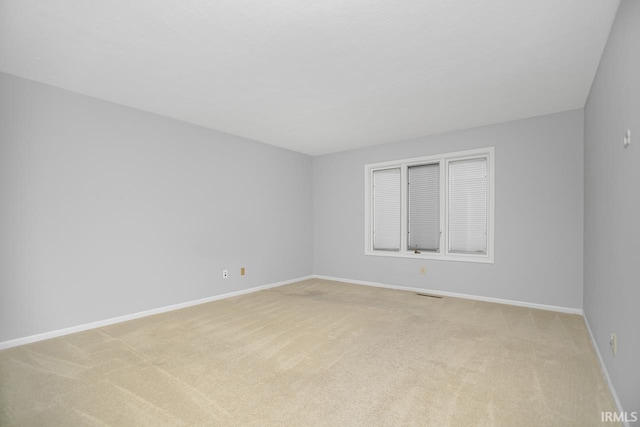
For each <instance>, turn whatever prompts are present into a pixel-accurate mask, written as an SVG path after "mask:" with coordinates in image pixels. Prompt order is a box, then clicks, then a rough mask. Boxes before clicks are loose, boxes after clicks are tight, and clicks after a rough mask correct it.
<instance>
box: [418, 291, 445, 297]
mask: <svg viewBox="0 0 640 427" xmlns="http://www.w3.org/2000/svg"><path fill="white" fill-rule="evenodd" d="M416 295H418V296H421V297H429V298H442V296H440V295H431V294H421V293H420V292H416Z"/></svg>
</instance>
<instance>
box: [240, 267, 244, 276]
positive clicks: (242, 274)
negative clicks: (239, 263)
mask: <svg viewBox="0 0 640 427" xmlns="http://www.w3.org/2000/svg"><path fill="white" fill-rule="evenodd" d="M240 275H241V276H244V267H240Z"/></svg>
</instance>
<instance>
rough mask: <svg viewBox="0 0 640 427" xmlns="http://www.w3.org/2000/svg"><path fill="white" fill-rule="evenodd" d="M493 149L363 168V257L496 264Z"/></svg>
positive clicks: (378, 164)
mask: <svg viewBox="0 0 640 427" xmlns="http://www.w3.org/2000/svg"><path fill="white" fill-rule="evenodd" d="M493 155H494V149H493V147H490V148H485V149H481V150H471V151H464V152H457V153H447V154H441V155H437V156H429V157H420V158H413V159H405V160H399V161H395V162H386V163H377V164H371V165H366V166H365V203H366V206H365V214H366V216H365V218H366V220H365V228H366V230H365V240H366V242H365V254H367V255H382V256H396V257H408V258H428V259H441V260H454V261H471V262H489V263H492V262H493V206H494V202H493V200H494V197H493V184H494V182H493V165H494V161H493Z"/></svg>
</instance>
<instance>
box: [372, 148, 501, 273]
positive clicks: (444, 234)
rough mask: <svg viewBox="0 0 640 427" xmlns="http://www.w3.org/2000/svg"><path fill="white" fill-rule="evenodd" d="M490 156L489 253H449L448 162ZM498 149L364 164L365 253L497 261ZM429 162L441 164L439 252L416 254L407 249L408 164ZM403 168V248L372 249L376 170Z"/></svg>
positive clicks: (488, 168) (487, 157)
mask: <svg viewBox="0 0 640 427" xmlns="http://www.w3.org/2000/svg"><path fill="white" fill-rule="evenodd" d="M481 157H482V158H486V159H487V180H488V182H487V253H486V254H464V253H455V252H454V253H451V252H449V245H448V238H449V236H448V225H449V224H448V220H449V212H448V209H449V206H448V198H449V197H448V195H449V178H448V177H449V163H450V162H452V161H457V160H466V159H474V158H481ZM494 158H495V149H494V147H487V148H481V149H475V150H466V151H458V152H452V153H445V154H438V155H433V156H425V157H414V158H410V159H402V160H395V161H390V162H382V163H372V164H368V165H365V167H364V175H365V180H364V181H365V197H364V201H365V221H364V222H365V225H364V227H365V232H364V235H365V249H364V253H365V255H374V256H387V257H399V258H414V259H434V260H443V261H465V262H480V263H490V264H493V263H494V237H495V236H494V234H495V233H494V210H495V172H494V166H495V160H494ZM427 163H439V164H440V251H439V252H426V251H425V252H421V253H415V252H414V251H413V250H409V249H408V248H407V241H408V238H407V219H408V191H407V175H408V171H407V169H408V167H410V166H417V165H422V164H427ZM394 167H399V168H400V182H401V186H400V218H401V227H400V250H399V251H388V250H375V249H373V228H372V227H373V208H372V203H373V200H372V194H373V189H372V182H373V179H372V176H373V172H374V171H376V170H380V169H389V168H394Z"/></svg>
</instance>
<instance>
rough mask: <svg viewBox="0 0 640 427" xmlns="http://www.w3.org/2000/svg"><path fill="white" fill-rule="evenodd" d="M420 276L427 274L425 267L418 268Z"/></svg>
mask: <svg viewBox="0 0 640 427" xmlns="http://www.w3.org/2000/svg"><path fill="white" fill-rule="evenodd" d="M420 274H422V275H423V276H424V275H425V274H427V267H425V266H422V267H420Z"/></svg>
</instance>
